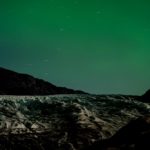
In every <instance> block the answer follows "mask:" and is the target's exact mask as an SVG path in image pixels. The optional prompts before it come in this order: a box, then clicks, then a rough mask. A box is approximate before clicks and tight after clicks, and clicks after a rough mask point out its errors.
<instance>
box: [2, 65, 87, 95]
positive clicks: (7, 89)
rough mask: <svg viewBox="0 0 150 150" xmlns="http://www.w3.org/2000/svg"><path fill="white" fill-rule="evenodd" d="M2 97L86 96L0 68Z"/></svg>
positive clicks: (79, 92)
mask: <svg viewBox="0 0 150 150" xmlns="http://www.w3.org/2000/svg"><path fill="white" fill-rule="evenodd" d="M0 94H1V95H52V94H85V92H82V91H78V90H77V91H76V90H73V89H68V88H65V87H57V86H55V85H53V84H51V83H49V82H47V81H44V80H41V79H37V78H34V77H33V76H30V75H27V74H22V73H17V72H14V71H11V70H8V69H4V68H1V67H0Z"/></svg>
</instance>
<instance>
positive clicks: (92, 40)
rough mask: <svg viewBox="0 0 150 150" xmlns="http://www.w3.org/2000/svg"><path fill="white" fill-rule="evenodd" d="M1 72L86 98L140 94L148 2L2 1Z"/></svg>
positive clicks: (149, 46)
mask: <svg viewBox="0 0 150 150" xmlns="http://www.w3.org/2000/svg"><path fill="white" fill-rule="evenodd" d="M0 66H1V67H6V68H8V69H12V70H15V71H18V72H24V73H29V74H31V75H34V76H36V77H39V78H43V79H45V80H48V81H49V82H51V83H53V84H56V85H58V86H66V87H69V88H74V89H82V90H85V91H87V92H90V93H99V94H108V93H109V94H112V93H113V94H118V93H121V94H138V95H140V94H143V93H144V92H145V91H146V90H147V89H148V88H150V1H149V0H4V1H1V3H0Z"/></svg>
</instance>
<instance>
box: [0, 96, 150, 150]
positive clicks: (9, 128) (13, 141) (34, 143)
mask: <svg viewBox="0 0 150 150" xmlns="http://www.w3.org/2000/svg"><path fill="white" fill-rule="evenodd" d="M149 113H150V105H149V104H148V103H143V102H139V101H137V100H136V97H133V96H123V95H107V96H105V95H101V96H96V95H86V94H82V95H79V94H78V95H75V94H74V95H54V96H0V149H1V150H10V149H11V150H20V149H22V150H34V149H36V150H82V149H98V150H99V149H110V148H116V149H117V150H118V149H121V148H122V147H123V146H124V145H125V144H126V145H127V143H128V140H129V138H127V139H128V140H127V139H125V138H126V137H128V136H129V137H131V135H130V133H131V134H133V135H134V136H135V137H136V135H137V134H143V132H142V130H144V131H145V128H144V127H145V126H144V127H143V126H140V127H141V130H140V131H141V133H140V132H138V133H137V134H135V132H136V131H137V128H138V127H137V125H138V123H136V122H135V123H133V124H131V125H132V128H133V130H131V129H130V130H129V132H130V133H129V134H127V133H128V128H127V129H126V128H125V127H124V126H126V125H127V124H128V123H129V122H130V121H133V122H134V120H136V119H137V118H139V117H142V116H146V115H148V114H149ZM129 126H130V124H129ZM138 126H139V125H138ZM122 127H124V128H122ZM134 127H135V128H134ZM143 128H144V129H143ZM121 130H123V131H124V130H125V133H126V134H127V135H126V134H124V132H122V131H121ZM134 130H135V131H134ZM147 130H149V125H148V129H147ZM147 130H146V131H147ZM118 131H119V132H118ZM149 131H150V130H149ZM116 133H117V134H116ZM118 133H121V134H118ZM148 133H149V132H148ZM124 135H125V137H123V136H124ZM116 137H117V138H116ZM121 137H123V138H122V140H121ZM117 139H120V142H118V141H117ZM123 139H125V140H123ZM109 140H110V141H111V142H110V141H109ZM108 141H109V142H108ZM112 141H113V142H112ZM123 141H124V142H125V141H126V142H127V143H126V142H125V143H123ZM117 142H118V143H117ZM112 143H115V144H116V145H112ZM132 143H133V142H131V143H130V144H128V147H126V148H125V149H128V148H129V147H130V148H132V149H135V147H134V146H133V144H134V143H133V144H132ZM134 145H135V144H134ZM121 150H122V149H121Z"/></svg>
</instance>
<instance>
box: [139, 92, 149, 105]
mask: <svg viewBox="0 0 150 150" xmlns="http://www.w3.org/2000/svg"><path fill="white" fill-rule="evenodd" d="M141 101H143V102H147V103H150V90H148V91H146V93H145V94H144V95H142V96H141Z"/></svg>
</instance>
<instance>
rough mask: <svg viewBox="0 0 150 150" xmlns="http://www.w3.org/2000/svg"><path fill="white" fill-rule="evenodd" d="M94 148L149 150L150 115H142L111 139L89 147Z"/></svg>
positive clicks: (104, 149)
mask: <svg viewBox="0 0 150 150" xmlns="http://www.w3.org/2000/svg"><path fill="white" fill-rule="evenodd" d="M87 149H92V150H149V149H150V116H144V117H140V118H138V119H136V120H134V121H131V122H130V123H129V124H127V125H126V126H124V127H123V128H121V129H120V130H119V131H118V132H117V133H116V134H115V135H114V136H112V137H111V138H110V139H107V140H102V141H99V142H96V143H95V144H93V146H91V147H89V148H87Z"/></svg>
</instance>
